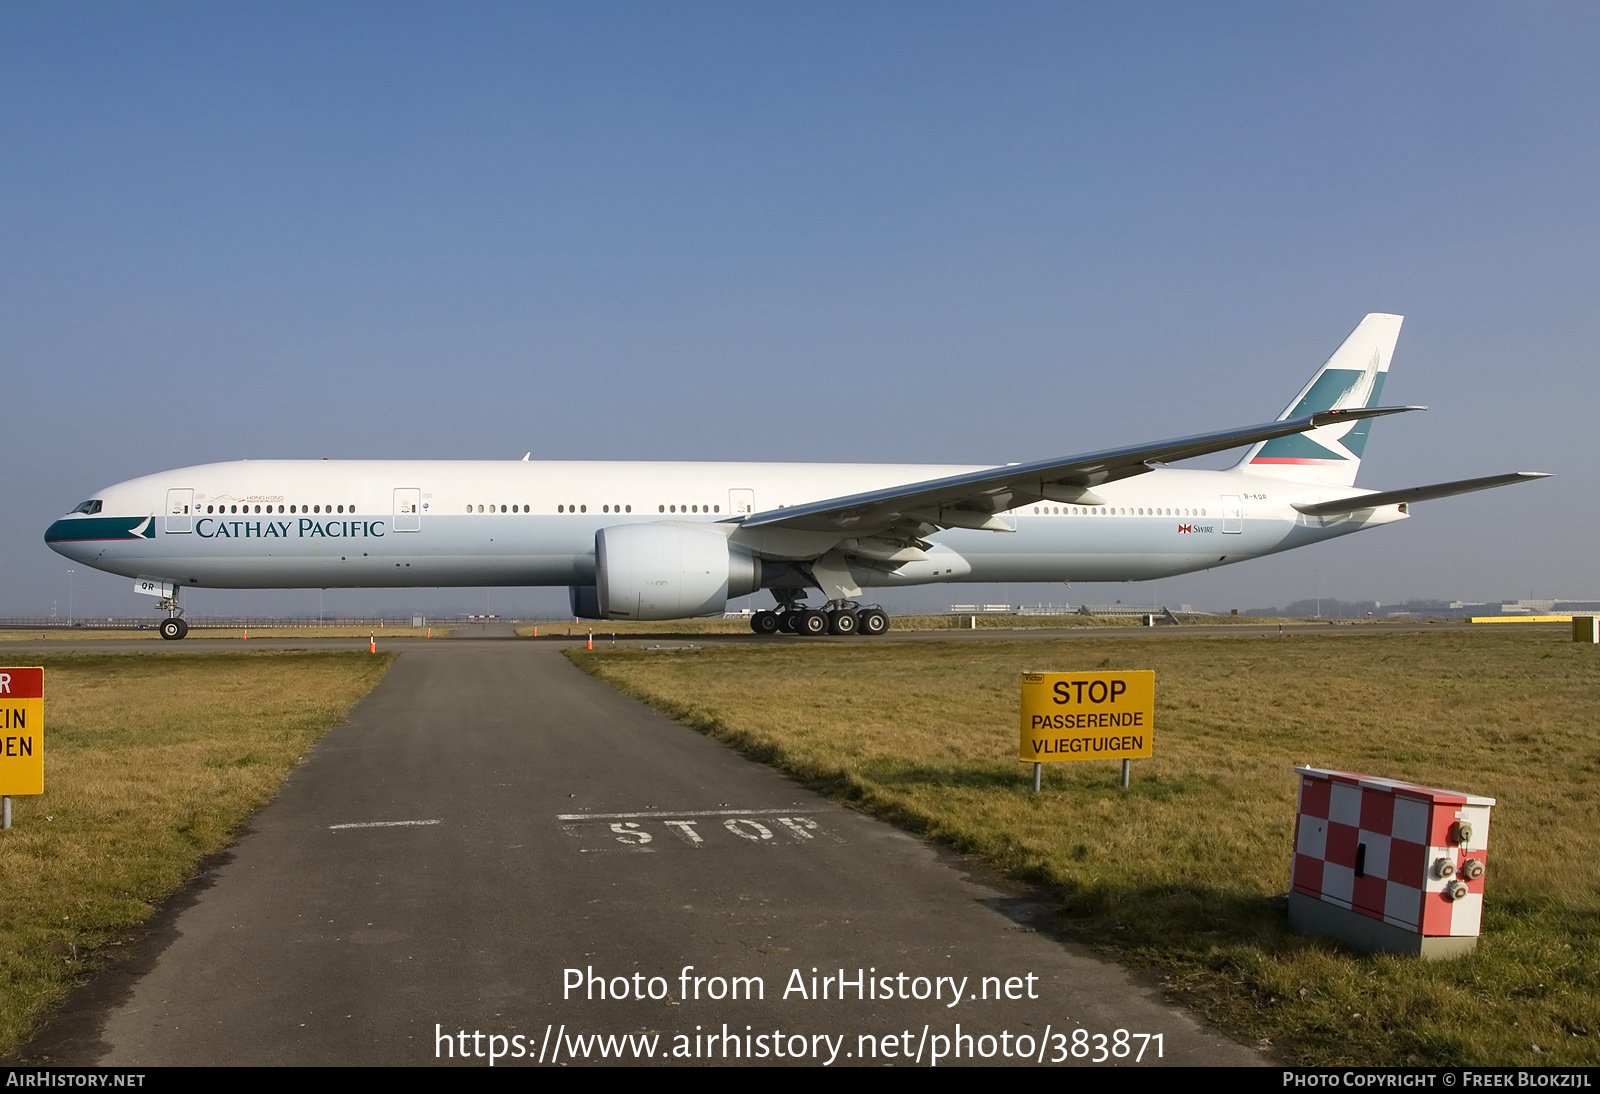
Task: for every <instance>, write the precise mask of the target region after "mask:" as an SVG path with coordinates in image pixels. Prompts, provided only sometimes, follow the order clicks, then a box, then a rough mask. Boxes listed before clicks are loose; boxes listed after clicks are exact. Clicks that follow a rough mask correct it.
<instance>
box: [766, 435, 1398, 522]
mask: <svg viewBox="0 0 1600 1094" xmlns="http://www.w3.org/2000/svg"><path fill="white" fill-rule="evenodd" d="M1423 409H1426V408H1424V407H1418V406H1390V407H1355V408H1351V409H1349V410H1329V411H1324V412H1323V413H1320V414H1309V415H1306V416H1304V417H1300V418H1293V419H1290V420H1287V421H1278V422H1268V423H1265V424H1263V425H1255V426H1249V427H1248V428H1245V429H1229V430H1223V431H1221V432H1217V433H1201V434H1197V435H1196V436H1193V437H1180V438H1178V439H1176V440H1171V441H1161V442H1158V443H1156V444H1150V445H1140V446H1137V447H1132V448H1112V449H1106V450H1105V451H1101V452H1090V453H1086V454H1084V455H1080V456H1069V457H1067V458H1065V459H1056V460H1040V461H1037V462H1034V463H1018V464H1008V465H1006V466H1004V467H993V468H989V469H986V470H983V471H972V472H968V473H967V474H963V475H951V476H949V477H948V478H942V479H930V480H928V481H926V482H914V483H907V484H906V485H904V486H894V487H890V488H888V489H885V490H872V491H868V492H866V493H864V494H850V495H848V496H845V497H840V498H828V499H826V500H823V501H815V502H808V503H806V504H804V505H791V506H787V507H785V508H781V509H769V510H767V511H765V512H761V513H754V514H752V515H750V516H748V517H745V518H744V520H743V522H742V524H743V527H745V528H762V527H775V528H789V529H794V530H797V531H808V532H844V533H847V534H852V535H871V534H872V533H874V532H877V531H882V530H884V529H887V528H890V527H893V526H895V525H897V524H899V525H904V524H927V525H932V526H935V527H941V528H987V529H991V530H993V531H1006V532H1009V531H1011V530H1012V529H1011V527H1010V526H1009V525H1007V524H1006V523H1005V522H1003V521H1001V520H1000V519H998V518H997V517H996V516H995V514H997V513H1003V512H1005V511H1006V510H1008V509H1014V508H1016V507H1018V506H1022V505H1031V504H1033V503H1034V502H1037V501H1045V500H1050V501H1057V502H1063V503H1067V504H1079V505H1098V504H1101V499H1100V498H1099V497H1098V496H1097V495H1096V494H1095V493H1094V489H1093V488H1094V487H1096V486H1100V485H1102V484H1104V483H1108V482H1115V481H1117V480H1118V479H1125V478H1129V477H1131V476H1133V475H1142V474H1144V473H1145V472H1146V471H1151V470H1153V469H1154V467H1155V465H1157V464H1163V463H1171V462H1173V461H1175V460H1186V459H1189V458H1191V457H1193V456H1204V455H1207V454H1209V453H1212V452H1224V451H1226V450H1228V449H1230V448H1240V447H1242V446H1244V445H1251V444H1255V443H1256V442H1258V441H1267V440H1271V439H1273V438H1274V437H1287V436H1290V435H1292V434H1295V433H1304V432H1305V431H1306V430H1308V429H1317V428H1319V427H1321V426H1326V425H1333V424H1334V423H1336V422H1346V421H1353V420H1358V419H1361V418H1377V417H1381V416H1383V415H1385V414H1400V413H1403V412H1405V411H1408V410H1423Z"/></svg>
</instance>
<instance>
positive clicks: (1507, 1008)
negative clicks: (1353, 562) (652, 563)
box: [569, 628, 1600, 1064]
mask: <svg viewBox="0 0 1600 1094" xmlns="http://www.w3.org/2000/svg"><path fill="white" fill-rule="evenodd" d="M569 656H571V657H572V659H573V660H574V661H575V662H576V663H577V664H578V665H579V666H581V667H582V668H584V669H586V670H587V671H589V672H591V673H593V674H595V675H596V676H598V677H600V678H601V679H604V680H606V681H609V682H611V683H613V684H614V685H616V686H618V687H620V688H622V689H623V690H625V691H627V692H629V693H631V694H633V695H636V696H638V697H640V698H641V699H644V700H645V701H646V702H649V703H651V704H653V705H655V706H656V707H658V708H659V709H661V710H663V711H665V712H667V713H669V714H671V715H672V716H674V717H676V718H678V719H680V720H681V721H684V722H685V723H687V724H689V725H692V726H696V727H698V728H700V729H702V730H704V731H706V732H708V733H710V734H712V735H713V736H715V737H718V738H720V739H722V740H725V741H727V742H729V743H730V744H732V745H734V746H735V747H737V748H739V749H741V750H743V751H744V752H745V753H746V754H748V755H751V756H753V757H756V758H759V759H761V760H764V761H767V762H770V763H773V764H775V765H777V766H779V767H781V768H783V769H784V770H786V771H788V772H790V773H791V774H793V775H795V776H797V777H798V778H800V779H801V780H803V781H805V782H807V783H808V784H810V785H812V786H814V787H817V788H819V789H821V790H823V791H825V792H828V793H830V794H833V795H835V796H837V797H839V798H841V799H844V800H848V801H851V802H854V803H857V804H858V805H859V806H860V807H862V808H864V809H866V810H868V811H870V812H873V813H876V814H878V815H880V816H883V817H886V818H888V819H891V820H893V821H895V822H897V823H900V824H902V825H904V826H906V827H908V828H911V829H913V830H915V831H918V832H921V833H924V834H926V835H928V836H930V837H933V838H936V839H939V840H942V841H945V842H947V843H949V844H950V845H953V846H955V847H957V848H959V849H961V850H964V851H968V852H975V853H977V854H979V855H981V856H983V857H985V858H986V859H988V860H989V861H991V862H993V863H994V864H996V865H998V866H1000V867H1001V868H1003V869H1005V870H1007V871H1009V872H1010V873H1012V874H1013V875H1015V876H1017V877H1020V878H1024V879H1028V880H1031V881H1034V882H1036V883H1041V884H1043V885H1045V886H1048V887H1049V888H1051V889H1052V890H1053V891H1054V892H1056V893H1058V894H1059V896H1060V899H1061V921H1060V922H1061V929H1062V930H1063V931H1064V932H1065V933H1066V934H1067V935H1069V936H1071V937H1073V938H1076V939H1080V940H1082V941H1086V942H1089V943H1091V944H1093V945H1095V946H1097V947H1099V948H1101V949H1102V950H1103V951H1105V952H1108V953H1112V954H1115V955H1117V956H1118V957H1120V958H1121V959H1122V960H1124V961H1126V962H1128V963H1130V964H1132V965H1135V966H1140V967H1144V968H1147V969H1150V970H1152V972H1153V974H1154V975H1156V976H1158V977H1160V978H1161V980H1162V982H1163V985H1164V986H1165V987H1166V988H1167V989H1168V991H1169V994H1171V995H1172V996H1173V997H1174V998H1176V999H1179V1000H1181V1001H1183V1002H1185V1003H1187V1004H1189V1005H1190V1006H1192V1007H1194V1008H1196V1009H1198V1010H1199V1011H1201V1012H1203V1013H1204V1014H1206V1015H1207V1016H1209V1017H1210V1018H1212V1019H1213V1020H1215V1021H1216V1022H1218V1023H1219V1024H1221V1025H1222V1026H1223V1027H1224V1028H1226V1029H1229V1030H1231V1031H1232V1032H1234V1033H1235V1034H1236V1035H1238V1036H1241V1037H1243V1038H1246V1039H1248V1040H1251V1041H1257V1042H1259V1043H1261V1044H1262V1045H1264V1046H1271V1047H1272V1048H1273V1049H1274V1050H1275V1051H1276V1052H1277V1053H1278V1054H1279V1055H1280V1056H1282V1057H1285V1058H1287V1059H1290V1060H1293V1061H1295V1062H1299V1063H1306V1064H1595V1063H1600V990H1597V985H1600V856H1597V855H1596V854H1595V853H1594V848H1595V845H1596V839H1595V833H1596V832H1597V831H1600V794H1597V790H1600V704H1597V703H1596V699H1597V689H1596V683H1597V675H1600V666H1597V664H1596V652H1595V648H1594V647H1592V646H1582V645H1577V644H1574V643H1572V642H1571V641H1570V640H1569V639H1568V636H1567V635H1566V634H1565V633H1564V632H1560V633H1558V632H1555V631H1551V630H1544V631H1522V630H1519V631H1515V632H1511V631H1469V630H1466V629H1464V628H1461V629H1456V628H1452V629H1443V628H1441V629H1440V630H1439V631H1435V632H1428V631H1423V632H1394V631H1390V632H1387V633H1385V632H1383V631H1381V630H1377V629H1370V630H1362V631H1359V632H1356V631H1350V630H1346V631H1344V632H1343V633H1340V634H1337V635H1334V634H1327V635H1315V636H1305V635H1303V634H1302V635H1300V636H1296V637H1292V638H1277V637H1271V638H1267V637H1231V636H1229V637H1194V638H1189V639H1184V640H1178V641H1174V640H1172V639H1171V638H1170V637H1163V638H1162V639H1153V638H1149V637H1144V636H1131V635H1129V636H1123V637H1112V636H1108V637H1107V639H1106V640H1104V641H1096V640H1094V639H1091V638H1078V639H1075V640H1073V641H1070V642H1066V641H1063V642H1060V643H1052V642H1049V641H1048V640H1035V641H1029V642H1026V643H1022V642H1019V643H1007V642H998V641H995V642H985V643H926V642H915V643H910V642H908V643H894V642H887V641H882V640H880V641H879V642H877V643H871V644H868V643H856V644H848V645H847V644H837V643H829V644H820V643H818V644H802V643H787V642H785V643H777V642H775V643H772V644H770V645H768V644H740V645H737V646H720V647H719V646H710V647H706V648H703V649H699V650H693V651H657V652H647V651H631V650H626V649H617V650H611V649H600V650H596V651H594V652H592V653H590V652H586V651H581V650H578V651H573V652H571V653H570V654H569ZM1097 668H1110V669H1136V668H1148V669H1154V670H1155V671H1156V695H1157V716H1156V717H1157V720H1156V743H1155V748H1156V755H1155V757H1154V758H1153V759H1151V760H1146V761H1139V762H1137V763H1135V764H1134V768H1133V771H1134V775H1133V785H1132V788H1131V789H1130V790H1128V791H1125V792H1124V791H1121V790H1119V789H1118V788H1117V767H1116V765H1115V764H1114V763H1098V764H1097V763H1079V764H1057V765H1047V768H1046V778H1045V793H1044V794H1042V795H1040V796H1037V797H1036V796H1034V795H1033V794H1032V793H1031V788H1030V782H1029V778H1030V770H1031V769H1030V768H1029V767H1028V766H1026V765H1024V764H1022V763H1020V762H1019V761H1018V760H1017V758H1016V757H1017V706H1018V690H1019V680H1018V676H1019V674H1020V673H1021V672H1023V671H1028V670H1032V671H1043V670H1065V671H1070V670H1074V669H1097ZM1298 763H1311V764H1313V765H1315V766H1320V767H1329V768H1335V769H1345V770H1357V771H1365V772H1368V773H1371V774H1376V775H1383V776H1387V777H1393V778H1403V779H1411V780H1415V781H1418V782H1424V783H1429V784H1433V785H1439V786H1445V787H1449V788H1454V789H1460V790H1466V791H1469V792H1473V793H1479V794H1488V795H1492V796H1494V797H1496V798H1498V799H1499V805H1498V806H1497V808H1496V810H1495V813H1494V822H1493V829H1492V835H1491V847H1490V854H1489V862H1490V873H1489V878H1488V889H1487V902H1486V908H1485V914H1484V925H1483V937H1482V940H1481V944H1480V947H1479V950H1478V953H1477V954H1475V955H1474V956H1471V957H1468V958H1465V959H1461V960H1457V961H1453V962H1440V963H1430V962H1422V961H1418V960H1410V959H1401V958H1395V957H1389V956H1378V955H1368V954H1360V953H1352V952H1349V951H1347V950H1345V949H1342V948H1340V947H1338V946H1336V945H1334V944H1332V943H1329V942H1326V941H1323V940H1319V939H1312V938H1305V937H1301V936H1298V935H1295V934H1293V933H1291V932H1290V931H1289V930H1288V926H1287V922H1286V916H1285V913H1284V911H1283V909H1282V906H1281V901H1279V900H1277V899H1275V898H1277V897H1278V896H1279V895H1280V894H1282V893H1284V892H1285V891H1286V889H1287V887H1288V871H1289V861H1290V853H1291V844H1292V832H1293V824H1294V814H1295V800H1296V786H1297V780H1296V776H1295V775H1294V773H1293V770H1292V768H1293V766H1294V765H1295V764H1298Z"/></svg>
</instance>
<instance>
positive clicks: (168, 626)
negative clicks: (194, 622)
mask: <svg viewBox="0 0 1600 1094" xmlns="http://www.w3.org/2000/svg"><path fill="white" fill-rule="evenodd" d="M188 633H189V624H187V623H185V622H184V621H183V620H182V619H180V618H179V617H178V616H172V617H171V618H169V619H163V620H162V621H161V637H162V638H165V639H166V640H167V641H169V642H176V641H177V640H178V639H180V638H182V637H183V636H184V635H186V634H188Z"/></svg>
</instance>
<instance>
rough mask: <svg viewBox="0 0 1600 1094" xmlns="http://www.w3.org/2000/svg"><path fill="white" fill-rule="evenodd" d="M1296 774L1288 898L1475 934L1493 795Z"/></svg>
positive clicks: (1306, 771) (1429, 933) (1427, 930)
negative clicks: (1296, 813) (1296, 810)
mask: <svg viewBox="0 0 1600 1094" xmlns="http://www.w3.org/2000/svg"><path fill="white" fill-rule="evenodd" d="M1295 771H1296V772H1297V773H1298V774H1299V775H1300V808H1299V816H1298V818H1297V819H1296V822H1295V837H1294V867H1293V871H1292V875H1291V883H1290V891H1291V901H1292V900H1293V899H1294V894H1299V895H1301V896H1304V897H1310V898H1312V899H1314V900H1317V901H1320V902H1322V903H1323V904H1328V905H1332V906H1334V907H1336V908H1342V909H1345V910H1346V911H1349V912H1353V913H1356V914H1358V915H1362V916H1367V917H1369V918H1371V919H1375V920H1381V921H1382V922H1384V923H1386V924H1388V925H1389V926H1391V927H1396V928H1399V929H1400V930H1401V931H1405V932H1410V933H1412V934H1415V935H1417V936H1420V937H1422V938H1436V937H1444V936H1450V937H1457V938H1463V937H1472V938H1476V936H1477V934H1478V928H1479V923H1480V921H1481V919H1482V917H1483V883H1484V876H1485V872H1486V868H1487V866H1488V846H1489V811H1490V808H1491V807H1492V806H1493V805H1494V799H1493V798H1485V797H1479V796H1477V795H1473V794H1462V793H1458V792H1456V791H1454V790H1440V789H1439V788H1437V787H1433V786H1419V785H1417V784H1416V783H1407V782H1397V781H1395V780H1394V779H1380V778H1375V777H1373V776H1371V775H1361V774H1357V773H1355V772H1353V771H1324V770H1322V769H1320V768H1315V767H1297V768H1295ZM1463 886H1464V887H1465V888H1463ZM1323 922H1326V920H1323ZM1383 948H1389V947H1387V946H1385V947H1383Z"/></svg>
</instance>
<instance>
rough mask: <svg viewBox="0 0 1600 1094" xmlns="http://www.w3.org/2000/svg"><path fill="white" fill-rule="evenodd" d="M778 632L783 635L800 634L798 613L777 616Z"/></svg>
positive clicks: (785, 613)
mask: <svg viewBox="0 0 1600 1094" xmlns="http://www.w3.org/2000/svg"><path fill="white" fill-rule="evenodd" d="M778 630H780V631H782V632H783V633H784V634H799V633H800V613H799V612H783V613H781V614H780V615H779V616H778Z"/></svg>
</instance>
